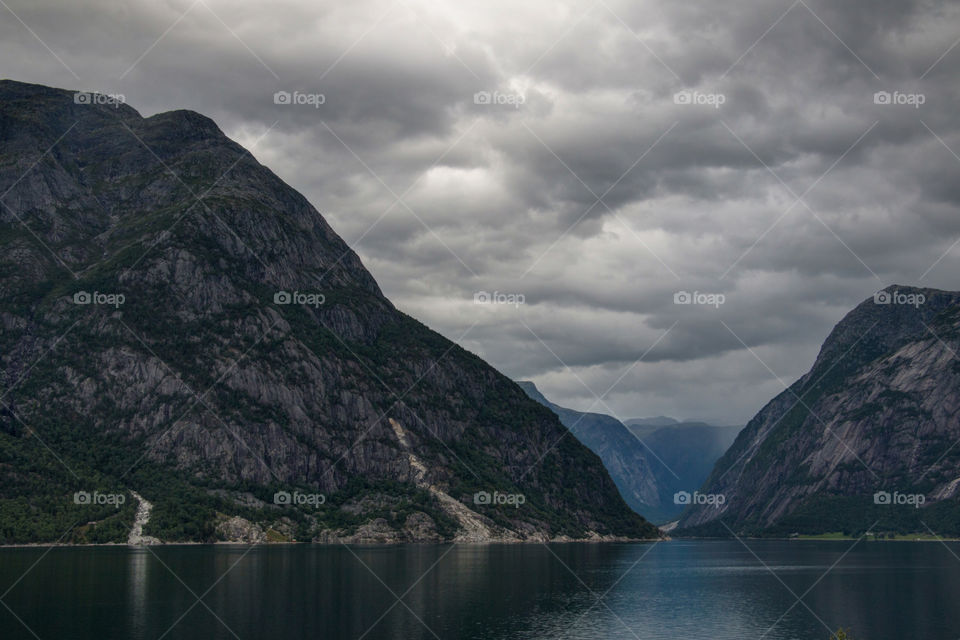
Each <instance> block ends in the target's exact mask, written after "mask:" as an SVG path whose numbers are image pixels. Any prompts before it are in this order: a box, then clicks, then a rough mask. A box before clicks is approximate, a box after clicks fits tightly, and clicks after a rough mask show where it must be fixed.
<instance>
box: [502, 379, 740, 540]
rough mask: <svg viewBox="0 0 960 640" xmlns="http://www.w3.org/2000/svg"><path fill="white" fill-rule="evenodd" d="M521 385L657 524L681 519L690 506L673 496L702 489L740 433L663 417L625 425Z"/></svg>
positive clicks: (529, 384)
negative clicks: (564, 403)
mask: <svg viewBox="0 0 960 640" xmlns="http://www.w3.org/2000/svg"><path fill="white" fill-rule="evenodd" d="M517 384H519V385H520V387H521V388H522V389H523V390H524V391H526V392H527V394H528V395H529V396H530V397H531V398H533V399H534V400H536V401H537V402H539V403H541V404H543V405H544V406H546V407H548V408H550V409H551V410H552V411H553V412H555V413H556V414H557V415H558V416H559V417H560V422H562V423H563V424H564V425H565V426H566V427H567V428H568V429H570V431H571V433H573V435H574V436H575V437H576V438H577V439H579V440H580V441H581V442H583V443H584V444H585V445H587V446H588V447H589V448H590V450H591V451H593V452H594V453H596V454H597V455H598V456H600V459H601V460H603V463H604V466H606V467H607V470H608V471H609V472H610V475H611V476H612V477H613V480H614V482H615V483H616V484H617V487H618V488H619V489H620V494H621V495H622V496H623V498H624V500H626V501H627V504H629V505H630V506H631V507H632V508H633V509H634V510H635V511H637V512H638V513H642V514H643V515H644V516H645V517H647V518H648V519H650V520H652V521H653V522H667V521H669V520H671V519H674V518H676V517H677V516H679V515H680V513H681V512H682V511H683V510H684V508H685V505H684V504H682V503H681V504H677V502H675V500H674V494H676V493H677V492H680V491H686V492H688V493H692V492H693V491H695V490H696V489H698V488H699V487H700V485H702V484H703V482H704V480H706V478H707V476H708V475H709V473H710V470H711V469H712V468H713V464H714V463H715V462H716V461H717V459H718V458H719V457H720V456H722V455H723V453H724V451H726V449H727V447H729V446H730V444H731V443H732V442H733V439H734V438H735V437H736V435H737V432H738V431H739V430H740V427H713V426H710V425H707V424H705V423H702V422H679V421H677V420H674V419H673V418H667V417H662V416H661V417H658V418H636V419H632V420H628V421H627V422H626V423H622V422H620V421H619V420H617V419H616V418H613V417H611V416H608V415H605V414H600V413H582V412H580V411H575V410H573V409H567V408H564V407H561V406H558V405H556V404H554V403H552V402H550V401H549V400H547V398H545V397H544V396H543V394H542V393H540V391H539V390H538V389H537V388H536V386H535V385H534V384H533V383H532V382H518V383H517Z"/></svg>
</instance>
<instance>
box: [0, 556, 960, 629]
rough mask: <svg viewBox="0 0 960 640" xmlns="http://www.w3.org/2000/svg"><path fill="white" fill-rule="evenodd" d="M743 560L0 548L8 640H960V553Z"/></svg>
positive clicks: (0, 617)
mask: <svg viewBox="0 0 960 640" xmlns="http://www.w3.org/2000/svg"><path fill="white" fill-rule="evenodd" d="M747 545H748V547H749V548H747V547H745V546H744V545H743V544H741V543H739V542H736V541H671V542H663V543H658V544H557V545H491V546H465V545H463V546H462V545H440V546H434V545H408V546H389V547H362V546H351V547H349V548H348V547H344V546H308V545H300V546H279V547H278V546H273V547H243V546H222V545H220V546H182V547H154V548H150V549H143V548H140V549H128V548H126V547H95V548H53V549H43V548H21V549H0V637H2V638H3V639H4V640H7V639H10V640H14V639H16V640H19V639H21V638H23V639H33V640H36V639H37V638H39V639H40V640H47V639H51V640H52V639H57V640H59V639H63V638H70V639H77V640H94V639H96V640H114V639H117V640H119V639H125V640H126V639H131V640H140V639H143V640H159V639H161V638H170V639H173V638H183V639H190V640H193V639H197V640H200V639H202V640H213V639H231V638H233V639H235V638H240V639H242V640H248V639H260V638H263V639H270V640H273V639H283V640H288V639H300V638H303V639H306V638H310V639H317V638H330V639H341V638H343V639H346V638H354V639H355V638H369V639H371V640H373V639H377V638H389V639H391V640H393V639H396V640H401V639H403V640H407V639H421V638H422V639H436V638H442V639H444V640H446V639H447V638H453V639H473V640H495V639H508V638H510V639H512V638H522V639H530V640H540V639H543V640H546V639H555V638H561V639H569V640H582V639H586V638H625V639H634V640H636V639H638V638H641V639H651V640H667V639H670V640H675V639H677V638H682V639H685V640H690V639H693V640H699V639H703V640H725V639H729V640H745V639H754V638H767V639H769V640H793V639H801V640H807V639H822V640H827V638H829V635H830V634H829V631H828V628H833V629H835V628H837V627H840V626H844V627H847V628H850V629H852V631H853V633H854V636H853V637H854V638H855V639H856V640H903V639H905V638H911V639H924V640H938V639H943V640H948V639H949V640H956V639H957V638H960V559H958V557H956V556H955V555H954V554H958V555H960V545H956V544H950V545H949V547H948V546H945V545H942V544H939V543H935V542H931V543H892V542H887V543H882V542H862V543H860V544H858V545H856V546H854V547H853V548H852V549H851V545H852V542H849V541H802V542H801V541H795V542H786V541H748V542H747ZM4 592H5V593H4Z"/></svg>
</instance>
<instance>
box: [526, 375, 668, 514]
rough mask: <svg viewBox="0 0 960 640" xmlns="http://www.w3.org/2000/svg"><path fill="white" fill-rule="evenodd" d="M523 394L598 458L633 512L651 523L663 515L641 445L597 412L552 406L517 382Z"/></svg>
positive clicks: (533, 387) (529, 386) (650, 465)
mask: <svg viewBox="0 0 960 640" xmlns="http://www.w3.org/2000/svg"><path fill="white" fill-rule="evenodd" d="M517 384H519V385H520V388H522V389H523V390H524V391H525V392H526V393H527V395H529V396H530V397H531V398H533V399H534V400H536V401H537V402H539V403H540V404H542V405H543V406H545V407H547V408H549V409H550V410H551V411H553V412H554V413H556V414H557V416H558V417H559V418H560V422H561V423H562V424H563V425H564V426H565V427H567V428H568V429H569V430H570V433H572V434H573V436H574V437H575V438H576V439H577V440H579V441H580V442H582V443H583V444H585V445H586V446H587V447H589V449H590V450H591V451H593V452H594V453H596V454H597V455H598V456H600V459H601V460H603V464H604V466H605V467H606V468H607V471H609V472H610V477H611V478H613V481H614V482H615V483H616V485H617V488H618V489H619V490H620V495H621V496H623V499H624V500H626V501H627V504H628V505H630V507H631V508H632V509H633V510H634V511H636V512H637V513H641V514H643V515H644V516H645V517H647V518H649V519H650V520H651V521H653V522H657V521H658V520H659V519H660V518H661V516H662V515H663V508H664V507H665V506H668V505H662V504H661V495H660V491H659V488H658V486H657V481H656V477H655V475H654V472H653V465H654V464H657V463H656V461H651V460H649V459H648V458H647V454H646V452H645V450H644V445H643V443H642V442H641V441H640V440H638V439H637V438H635V437H634V436H633V435H631V434H630V432H629V431H628V430H627V428H626V427H625V426H624V425H623V423H621V422H620V421H619V420H617V419H616V418H613V417H611V416H608V415H604V414H601V413H583V412H581V411H575V410H573V409H567V408H564V407H561V406H559V405H556V404H554V403H552V402H550V401H549V400H547V398H546V397H545V396H544V395H543V394H542V393H540V390H539V389H537V387H536V385H535V384H533V383H532V382H529V381H522V382H518V383H517Z"/></svg>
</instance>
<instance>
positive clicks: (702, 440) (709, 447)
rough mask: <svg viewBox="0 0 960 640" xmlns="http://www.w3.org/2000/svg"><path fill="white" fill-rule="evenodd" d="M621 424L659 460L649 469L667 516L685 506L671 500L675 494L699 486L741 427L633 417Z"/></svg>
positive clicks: (678, 511)
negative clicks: (665, 504)
mask: <svg viewBox="0 0 960 640" xmlns="http://www.w3.org/2000/svg"><path fill="white" fill-rule="evenodd" d="M624 425H625V426H626V427H627V429H629V430H630V432H631V433H632V434H633V435H634V436H636V437H637V438H639V439H640V440H642V441H643V443H644V444H645V445H646V446H647V447H649V450H650V452H651V453H652V455H653V456H655V458H656V461H657V462H658V463H659V464H656V465H654V466H653V471H654V477H655V478H656V481H657V487H658V488H659V490H660V494H661V496H662V502H664V503H667V506H668V507H669V508H668V509H666V510H665V512H664V513H665V515H666V516H667V517H668V518H675V517H677V516H679V515H680V513H681V512H682V511H683V510H684V509H685V508H686V505H685V504H683V503H682V502H681V503H679V504H678V503H677V501H675V500H674V496H675V494H677V493H680V492H686V493H690V494H692V493H693V492H694V491H696V490H697V489H699V488H700V487H701V486H702V485H703V483H704V482H705V481H706V479H707V478H708V477H709V476H710V472H711V471H712V470H713V466H714V464H716V462H717V460H719V459H720V457H721V456H723V454H724V453H725V452H726V451H727V449H729V448H730V446H731V445H732V444H733V442H734V440H735V439H736V437H737V434H738V433H740V430H741V429H742V428H743V427H742V426H733V427H717V426H714V425H711V424H707V423H705V422H694V421H684V422H680V421H678V420H673V419H670V418H649V419H648V418H634V419H630V420H626V421H624Z"/></svg>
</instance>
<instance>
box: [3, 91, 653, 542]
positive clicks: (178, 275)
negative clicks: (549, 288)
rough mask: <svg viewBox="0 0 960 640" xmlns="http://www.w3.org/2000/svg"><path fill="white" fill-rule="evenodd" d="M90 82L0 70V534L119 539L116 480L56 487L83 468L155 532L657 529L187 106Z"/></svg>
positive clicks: (505, 384)
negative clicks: (134, 103)
mask: <svg viewBox="0 0 960 640" xmlns="http://www.w3.org/2000/svg"><path fill="white" fill-rule="evenodd" d="M91 102H93V103H94V104H89V103H86V102H85V101H83V100H81V101H79V102H78V101H77V100H76V99H75V96H74V94H73V93H72V92H68V91H63V90H58V89H51V88H46V87H40V86H36V85H26V84H21V83H15V82H9V81H3V82H0V194H3V196H2V198H0V201H2V206H0V245H2V247H3V250H2V252H0V324H2V327H3V332H2V344H0V358H2V367H3V373H2V376H0V384H2V390H0V394H2V401H0V412H2V413H0V475H2V476H3V478H4V479H3V482H2V483H0V486H2V487H3V489H0V522H2V523H4V529H3V531H2V534H3V535H2V537H3V538H4V539H5V540H7V541H18V540H22V539H37V540H39V539H57V538H58V537H59V536H60V535H61V534H63V533H64V531H65V530H68V527H69V526H70V525H71V523H72V522H74V521H81V522H89V523H95V524H90V525H89V526H88V527H87V528H86V529H84V530H83V531H80V532H79V533H77V531H79V530H78V529H73V530H71V531H73V533H70V534H68V536H69V537H71V538H72V539H84V540H93V539H97V540H99V539H102V538H103V537H105V536H106V537H110V535H109V534H108V533H107V532H110V531H114V530H116V531H117V532H118V533H117V535H116V536H114V537H116V538H120V539H126V535H127V534H126V532H125V531H124V532H122V535H121V533H120V530H121V529H124V528H125V527H127V526H128V525H132V522H133V517H134V513H135V511H136V509H135V508H134V507H133V506H132V505H133V503H135V502H136V500H132V499H129V500H127V501H126V504H125V506H124V507H122V508H120V509H119V510H115V511H114V512H111V511H110V510H109V509H107V510H104V509H102V508H99V510H98V508H97V505H93V506H89V505H86V506H85V505H82V504H81V505H77V504H74V503H68V504H64V502H63V501H64V499H65V498H64V496H67V497H69V495H70V494H71V492H73V491H94V490H102V491H106V490H113V491H115V492H117V493H119V494H124V495H127V496H128V497H130V496H131V494H129V492H130V491H136V492H138V493H139V494H142V496H143V498H144V499H146V500H148V501H149V502H150V503H152V504H153V510H152V516H151V519H150V522H149V523H148V524H146V525H145V526H144V528H143V534H144V535H151V536H157V537H160V538H161V539H168V540H169V539H214V538H216V537H218V536H221V537H222V534H220V533H218V532H223V531H225V530H231V529H232V528H236V527H225V526H223V524H224V522H229V521H231V520H230V519H231V518H238V517H242V518H243V519H244V520H245V521H247V522H250V523H253V525H255V526H257V527H260V528H261V529H262V530H263V532H264V538H265V539H267V540H270V539H290V538H296V539H311V538H315V539H324V540H331V539H355V538H356V539H367V538H368V537H369V536H368V534H369V532H370V531H371V530H376V531H377V535H376V536H375V537H376V538H377V539H391V540H410V539H450V538H454V537H461V538H469V539H477V538H483V537H487V538H502V539H550V538H553V537H557V536H567V537H573V538H588V537H597V536H631V537H644V536H650V535H655V533H654V530H653V528H652V527H651V526H650V525H649V524H648V523H646V522H645V521H644V520H643V519H642V518H640V517H638V516H636V515H635V514H633V513H632V512H630V510H629V509H628V508H627V506H626V504H624V502H623V500H622V499H621V498H620V496H619V495H618V494H617V490H616V487H615V486H614V484H613V482H612V481H611V480H610V478H609V476H608V475H607V473H606V472H605V471H604V469H603V467H602V465H601V463H600V460H599V459H598V458H597V457H596V456H595V455H594V454H592V453H590V452H589V451H588V450H586V449H585V448H584V447H583V446H582V445H580V444H579V443H577V442H576V441H574V440H572V439H570V438H562V436H563V433H564V428H563V427H562V426H561V425H560V424H559V422H558V421H557V419H556V417H555V416H554V415H553V414H551V413H550V412H549V411H547V410H546V409H544V408H542V407H540V406H539V405H538V404H537V403H535V402H533V401H532V400H530V399H528V398H527V397H526V396H525V395H524V393H523V392H522V391H521V390H520V389H519V388H518V387H517V386H516V385H515V384H513V383H512V382H511V381H510V380H508V379H506V378H505V377H503V376H502V375H500V374H499V373H498V372H497V371H495V370H494V369H493V368H491V367H490V366H488V365H487V364H486V363H484V362H483V361H482V360H480V359H479V358H477V357H476V356H474V355H472V354H470V353H468V352H466V351H464V350H463V349H461V348H459V347H458V346H456V345H454V344H452V343H450V342H449V341H447V340H446V339H444V338H443V337H441V336H439V335H438V334H436V333H434V332H432V331H430V330H429V329H427V328H426V327H424V326H423V325H421V324H420V323H418V322H417V321H416V320H414V319H412V318H410V317H408V316H406V315H404V314H403V313H401V312H399V311H398V310H397V309H395V308H394V307H393V305H391V303H390V302H389V301H388V300H387V299H386V298H385V297H384V296H383V295H382V294H381V292H380V290H379V288H378V286H377V284H376V282H375V281H374V279H373V278H372V277H371V276H370V274H369V273H368V272H367V271H366V270H365V269H364V267H363V265H362V264H361V262H360V260H359V258H358V257H357V256H356V254H354V253H353V252H352V251H351V250H350V249H349V247H347V246H346V244H345V243H344V242H343V241H342V240H341V239H340V238H339V237H338V236H337V235H336V234H335V233H334V232H333V230H332V229H331V228H330V227H329V226H328V225H327V223H326V222H325V221H324V220H323V218H322V217H321V216H320V215H319V214H318V213H317V211H316V210H315V209H314V208H313V207H312V206H311V205H310V204H309V203H308V202H307V201H306V200H305V199H304V198H303V197H302V196H301V195H300V194H298V193H297V192H296V191H294V190H293V189H291V188H290V187H289V186H287V185H286V184H284V183H283V181H282V180H280V179H279V178H278V177H277V176H276V175H274V174H273V173H272V172H270V171H269V170H268V169H266V168H265V167H263V166H262V165H260V164H259V163H258V162H257V161H256V160H255V159H254V158H252V157H251V156H250V155H249V154H248V153H247V152H246V151H245V150H244V149H243V148H241V147H240V146H239V145H237V144H235V143H234V142H232V141H230V140H229V139H227V138H226V137H225V136H224V135H223V134H222V133H221V132H220V130H219V129H218V128H217V126H216V125H215V124H214V123H213V122H212V121H211V120H209V119H207V118H205V117H203V116H201V115H199V114H196V113H192V112H186V111H177V112H170V113H163V114H159V115H156V116H153V117H150V118H142V117H141V116H140V115H139V114H138V113H137V112H136V111H134V110H133V109H132V108H130V107H128V106H125V105H111V104H96V102H97V101H96V100H94V101H91ZM298 491H299V492H300V494H299V495H307V496H311V495H321V496H322V499H321V500H313V501H312V502H310V503H298V502H297V498H296V496H297V495H298V493H297V492H298ZM284 492H286V493H287V494H290V495H292V496H294V499H293V500H292V501H288V502H287V503H286V504H284V500H283V499H280V501H279V502H280V504H277V501H276V500H274V494H275V493H280V494H283V493H284ZM484 492H486V494H489V495H491V496H494V497H493V498H491V499H490V500H489V501H487V500H485V499H484V498H483V497H481V498H480V499H479V500H474V494H477V493H480V494H481V496H483V495H484ZM514 495H522V496H523V503H522V504H521V505H517V504H516V502H517V501H516V500H514V501H513V502H504V501H502V500H501V501H500V502H499V503H498V498H497V496H499V497H500V498H502V497H503V496H514ZM318 502H319V503H318ZM454 503H455V504H454ZM101 506H102V505H101ZM91 509H92V510H91ZM31 522H32V523H33V524H31ZM11 523H13V524H11ZM481 525H482V526H481ZM84 526H86V525H84ZM371 528H372V529H371ZM478 531H479V532H480V533H477V532H478ZM271 536H273V537H271ZM111 539H112V538H111ZM0 541H2V540H0Z"/></svg>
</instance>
